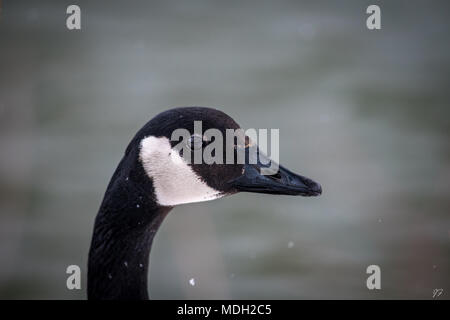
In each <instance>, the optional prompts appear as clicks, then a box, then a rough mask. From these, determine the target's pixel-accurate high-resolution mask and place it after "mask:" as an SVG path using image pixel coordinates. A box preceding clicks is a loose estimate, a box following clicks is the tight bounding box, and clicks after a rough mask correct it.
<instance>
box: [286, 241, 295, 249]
mask: <svg viewBox="0 0 450 320" xmlns="http://www.w3.org/2000/svg"><path fill="white" fill-rule="evenodd" d="M287 247H288V248H289V249H291V248H293V247H294V241H289V242H288V244H287Z"/></svg>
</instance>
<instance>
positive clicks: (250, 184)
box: [231, 152, 322, 197]
mask: <svg viewBox="0 0 450 320" xmlns="http://www.w3.org/2000/svg"><path fill="white" fill-rule="evenodd" d="M258 155H259V157H258V161H257V163H256V164H244V172H243V174H242V175H241V176H240V177H238V178H236V179H234V180H233V181H231V185H232V187H233V188H234V189H236V190H237V191H245V192H256V193H269V194H285V195H294V196H297V195H300V196H304V197H310V196H318V195H320V194H322V187H321V186H320V184H318V183H317V182H314V181H313V180H311V179H309V178H306V177H303V176H301V175H298V174H295V173H293V172H291V171H289V170H288V169H286V168H284V167H282V166H280V165H278V171H277V172H276V173H274V174H272V175H263V174H262V173H261V169H263V168H268V167H269V166H270V161H271V160H270V159H268V158H267V157H266V156H265V155H263V154H262V153H260V152H258ZM261 159H264V161H263V163H268V162H269V164H262V163H261V161H260V160H261Z"/></svg>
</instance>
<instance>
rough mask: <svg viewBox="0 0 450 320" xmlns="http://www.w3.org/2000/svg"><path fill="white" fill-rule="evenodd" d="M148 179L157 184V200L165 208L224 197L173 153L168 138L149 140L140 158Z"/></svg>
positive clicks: (145, 140)
mask: <svg viewBox="0 0 450 320" xmlns="http://www.w3.org/2000/svg"><path fill="white" fill-rule="evenodd" d="M139 157H140V160H141V162H142V165H143V166H144V170H145V172H146V173H147V175H148V176H149V177H150V178H151V179H152V180H153V186H154V189H155V195H156V199H157V201H158V204H160V205H162V206H175V205H178V204H182V203H191V202H201V201H208V200H213V199H217V198H220V197H222V196H223V194H221V192H220V191H217V190H215V189H213V188H211V187H210V186H208V185H207V184H206V183H205V182H203V181H202V180H201V179H200V178H199V176H198V175H197V174H196V173H195V172H194V171H193V170H192V168H191V167H190V166H189V165H188V164H187V163H186V162H185V161H184V159H183V158H182V157H181V156H180V155H179V153H178V151H176V150H172V148H171V146H170V142H169V139H167V138H166V137H160V138H157V137H153V136H150V137H147V138H145V139H143V140H142V141H141V149H140V154H139Z"/></svg>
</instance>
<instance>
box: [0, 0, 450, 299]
mask: <svg viewBox="0 0 450 320" xmlns="http://www.w3.org/2000/svg"><path fill="white" fill-rule="evenodd" d="M77 3H78V4H79V5H80V6H81V8H82V28H83V29H82V31H81V32H69V31H67V30H66V28H65V18H66V15H65V8H66V6H67V5H68V3H65V2H64V1H62V2H56V1H53V2H51V1H39V2H36V1H29V2H28V3H27V2H25V1H3V3H2V7H3V8H2V11H1V13H0V150H1V153H0V176H1V180H0V298H8V299H13V298H31V299H45V298H50V299H54V298H57V299H78V298H85V288H86V282H85V280H86V279H85V274H86V263H87V252H88V248H89V242H90V236H91V232H92V224H93V219H94V217H95V214H96V212H97V210H98V207H99V204H100V201H101V199H102V196H103V193H104V191H105V188H106V185H107V183H108V181H109V178H110V176H111V175H112V173H113V171H114V169H115V167H116V165H117V163H118V161H119V160H120V158H121V155H122V153H123V151H124V149H125V147H126V145H127V143H128V141H129V140H130V139H131V137H132V136H133V135H134V133H135V132H136V131H137V130H138V129H139V128H140V127H141V126H142V125H143V124H144V123H145V122H146V121H147V120H148V119H150V118H151V117H153V116H154V115H156V114H157V113H158V112H160V111H163V110H165V109H167V108H169V107H172V106H182V105H203V106H216V107H219V108H220V109H221V110H223V111H225V112H226V113H228V114H229V115H231V116H232V117H234V118H235V119H236V120H237V121H238V122H239V123H240V124H241V126H243V127H255V128H280V136H281V139H282V143H281V147H280V162H281V163H283V164H285V165H286V166H287V167H289V168H291V169H292V170H294V171H296V172H299V173H302V174H304V175H307V176H310V177H312V178H314V179H315V180H317V181H319V182H320V183H321V184H322V186H323V188H324V193H323V195H322V196H321V197H320V198H293V197H275V196H264V195H254V194H241V195H236V196H233V197H230V198H224V199H220V200H217V201H213V202H207V203H201V204H193V205H185V206H182V207H178V208H176V209H175V210H173V211H172V212H171V214H170V215H169V216H168V218H167V219H166V220H165V222H164V224H163V226H162V228H161V229H160V230H159V232H158V234H157V238H156V241H155V245H154V247H153V250H152V255H151V263H150V265H151V271H150V293H151V296H152V297H153V298H156V299H162V298H188V299H191V298H206V299H210V298H275V299H277V298H288V299H291V298H292V299H297V298H364V299H366V298H425V299H431V297H432V292H433V290H434V289H436V288H443V289H444V293H443V295H442V296H441V298H448V297H449V291H450V286H449V285H450V272H449V271H450V216H449V213H450V190H449V181H450V148H449V146H450V145H449V137H450V93H449V83H450V82H449V80H450V42H449V41H448V34H449V32H450V22H449V21H448V12H449V6H448V4H447V2H445V1H433V2H426V1H389V2H388V1H376V3H378V4H380V6H381V9H382V30H380V31H368V30H367V29H366V27H365V18H366V15H365V8H366V7H367V6H368V5H369V4H371V3H372V2H369V1H345V2H344V1H339V2H338V1H290V2H289V1H276V2H275V1H272V2H268V1H258V2H246V1H243V2H242V1H220V2H218V1H189V2H188V1H164V2H163V1H161V2H159V3H156V2H151V1H127V2H126V5H125V2H123V1H92V2H88V1H77ZM289 243H290V245H289ZM70 264H78V265H80V266H81V267H82V272H83V284H82V290H81V291H68V290H67V289H66V287H65V279H66V274H65V268H66V266H67V265H70ZM370 264H377V265H379V266H380V267H381V270H382V290H380V291H376V292H374V291H369V290H367V288H366V285H365V283H366V277H367V275H366V273H365V270H366V267H367V266H368V265H370ZM191 278H195V283H196V285H195V286H191V285H190V284H189V279H191Z"/></svg>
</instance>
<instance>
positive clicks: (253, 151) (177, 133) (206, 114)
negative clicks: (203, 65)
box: [134, 107, 322, 207]
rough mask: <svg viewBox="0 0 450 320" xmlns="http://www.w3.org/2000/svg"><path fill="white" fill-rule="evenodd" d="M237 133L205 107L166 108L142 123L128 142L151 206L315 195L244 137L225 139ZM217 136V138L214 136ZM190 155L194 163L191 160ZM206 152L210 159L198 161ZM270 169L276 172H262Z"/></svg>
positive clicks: (316, 190) (311, 186) (313, 185)
mask: <svg viewBox="0 0 450 320" xmlns="http://www.w3.org/2000/svg"><path fill="white" fill-rule="evenodd" d="M199 125H200V126H201V128H200V132H199V131H198V130H199V128H198V126H199ZM239 129H241V128H240V126H239V125H238V124H237V123H236V122H235V121H234V120H233V119H232V118H231V117H230V116H228V115H226V114H225V113H223V112H222V111H219V110H216V109H212V108H205V107H184V108H175V109H171V110H168V111H165V112H163V113H161V114H159V115H157V116H156V117H155V118H153V119H152V120H151V121H150V122H148V123H147V125H145V126H144V127H143V128H142V129H141V131H140V132H138V134H137V135H136V137H135V139H134V140H135V144H137V145H138V152H137V153H138V157H137V161H138V162H139V164H140V165H141V166H142V168H143V169H144V172H145V176H146V177H145V178H147V179H150V180H151V181H152V185H153V196H154V199H155V201H156V202H157V204H158V205H159V206H169V207H172V206H176V205H180V204H184V203H193V202H201V201H208V200H213V199H217V198H221V197H223V196H227V195H231V194H234V193H237V192H253V193H267V194H279V195H300V196H317V195H320V194H321V192H322V189H321V186H320V185H319V184H318V183H317V182H314V181H313V180H311V179H309V178H306V177H304V176H302V175H299V174H296V173H293V172H292V171H290V170H288V169H286V168H284V167H283V166H281V165H279V164H276V163H275V162H274V161H272V160H270V159H269V158H268V157H267V156H266V155H265V154H264V153H262V152H261V151H260V150H259V148H258V146H257V145H256V144H255V143H253V142H252V140H251V139H250V138H249V137H248V136H245V135H242V134H241V135H239V134H236V135H235V136H234V137H233V138H232V140H229V139H226V135H227V130H228V131H229V130H233V131H234V132H240V133H242V131H239ZM208 132H209V133H210V134H209V135H208ZM211 133H213V136H211ZM220 135H221V136H222V137H223V138H222V139H218V138H217V137H218V136H220ZM219 138H220V137H219ZM230 143H231V146H230ZM213 145H214V146H213ZM218 150H222V151H220V153H219V151H218ZM208 152H209V153H208ZM239 152H241V153H240V154H239ZM196 153H197V155H198V154H200V161H195V160H196ZM210 154H211V155H213V156H214V157H215V159H214V161H211V160H210V161H208V160H207V159H205V158H204V157H203V156H204V155H210ZM241 155H243V157H241V158H239V157H240V156H241ZM238 159H241V161H239V160H238ZM251 159H253V161H252V160H251ZM230 160H232V161H230ZM273 164H276V166H273ZM270 167H274V168H277V169H278V170H275V171H273V173H272V174H267V173H264V170H265V169H266V170H267V169H269V168H270Z"/></svg>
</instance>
